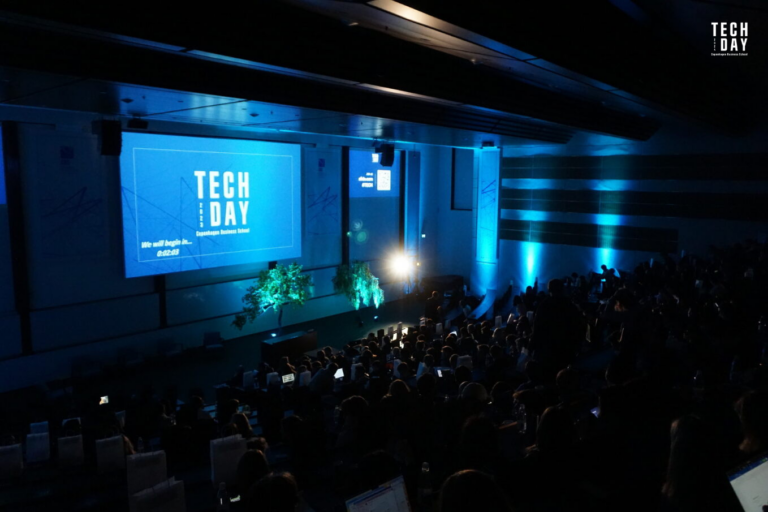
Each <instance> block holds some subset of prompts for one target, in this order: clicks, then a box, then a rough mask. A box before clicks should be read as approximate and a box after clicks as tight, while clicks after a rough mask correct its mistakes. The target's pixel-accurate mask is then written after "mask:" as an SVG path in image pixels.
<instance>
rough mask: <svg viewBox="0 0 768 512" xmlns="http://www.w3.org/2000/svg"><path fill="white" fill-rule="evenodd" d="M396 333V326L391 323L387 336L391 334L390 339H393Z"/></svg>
mask: <svg viewBox="0 0 768 512" xmlns="http://www.w3.org/2000/svg"><path fill="white" fill-rule="evenodd" d="M394 334H395V326H393V325H390V326H389V327H388V328H387V336H389V339H392V337H393V336H394Z"/></svg>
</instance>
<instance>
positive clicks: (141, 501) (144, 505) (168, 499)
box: [128, 477, 187, 512]
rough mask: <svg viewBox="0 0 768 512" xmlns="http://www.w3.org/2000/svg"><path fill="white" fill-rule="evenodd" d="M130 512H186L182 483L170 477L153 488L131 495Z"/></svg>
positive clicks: (129, 501)
mask: <svg viewBox="0 0 768 512" xmlns="http://www.w3.org/2000/svg"><path fill="white" fill-rule="evenodd" d="M128 503H129V508H130V512H186V510H187V504H186V498H185V494H184V482H182V481H181V480H176V479H175V478H173V477H171V478H169V479H168V480H165V481H164V482H161V483H159V484H157V485H155V486H154V487H151V488H149V489H144V490H143V491H140V492H138V493H135V494H132V495H131V496H130V498H129V500H128Z"/></svg>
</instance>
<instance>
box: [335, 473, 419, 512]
mask: <svg viewBox="0 0 768 512" xmlns="http://www.w3.org/2000/svg"><path fill="white" fill-rule="evenodd" d="M410 510H411V506H410V505H409V504H408V496H407V494H406V493H405V483H404V482H403V477H402V476H399V477H397V478H395V479H394V480H390V481H389V482H386V483H384V484H381V485H380V486H379V487H377V488H376V489H373V490H372V491H368V492H366V493H363V494H361V495H359V496H356V497H354V498H352V499H351V500H347V512H379V511H387V512H410Z"/></svg>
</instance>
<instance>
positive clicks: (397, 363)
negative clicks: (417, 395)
mask: <svg viewBox="0 0 768 512" xmlns="http://www.w3.org/2000/svg"><path fill="white" fill-rule="evenodd" d="M401 363H402V361H400V360H399V359H395V361H394V363H392V368H393V369H392V375H394V376H395V378H396V379H399V378H400V371H399V370H398V368H399V367H400V364H401Z"/></svg>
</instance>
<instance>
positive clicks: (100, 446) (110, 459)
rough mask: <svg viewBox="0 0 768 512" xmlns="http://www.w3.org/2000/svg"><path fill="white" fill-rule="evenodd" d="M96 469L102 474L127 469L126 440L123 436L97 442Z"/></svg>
mask: <svg viewBox="0 0 768 512" xmlns="http://www.w3.org/2000/svg"><path fill="white" fill-rule="evenodd" d="M96 468H97V471H98V472H99V473H100V474H101V473H108V472H110V471H117V470H119V469H123V468H125V440H124V439H123V436H114V437H110V438H107V439H99V440H97V441H96Z"/></svg>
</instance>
